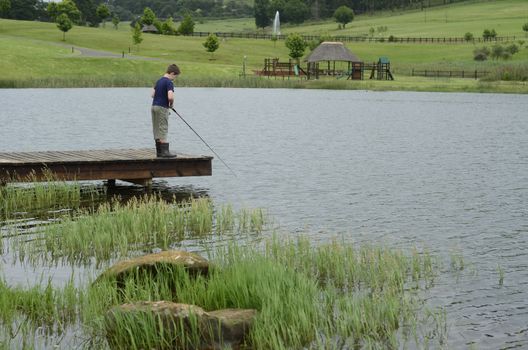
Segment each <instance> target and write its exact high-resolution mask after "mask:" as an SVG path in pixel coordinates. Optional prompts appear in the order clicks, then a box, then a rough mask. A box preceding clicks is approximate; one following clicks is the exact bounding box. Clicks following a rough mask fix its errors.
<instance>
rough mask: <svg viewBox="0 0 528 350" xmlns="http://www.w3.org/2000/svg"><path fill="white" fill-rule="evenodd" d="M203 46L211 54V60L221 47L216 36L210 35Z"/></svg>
mask: <svg viewBox="0 0 528 350" xmlns="http://www.w3.org/2000/svg"><path fill="white" fill-rule="evenodd" d="M202 45H203V46H204V47H205V50H206V51H207V52H210V53H211V59H213V56H214V52H215V51H216V50H217V49H218V48H219V47H220V42H219V41H218V37H217V36H216V34H209V36H208V37H207V39H205V42H204V43H203V44H202Z"/></svg>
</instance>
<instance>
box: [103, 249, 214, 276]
mask: <svg viewBox="0 0 528 350" xmlns="http://www.w3.org/2000/svg"><path fill="white" fill-rule="evenodd" d="M162 267H163V268H167V267H168V268H170V267H183V268H184V269H185V270H186V271H187V272H188V273H189V274H190V275H192V276H196V275H207V274H208V273H209V262H208V261H207V260H206V259H205V258H202V257H201V256H200V255H198V254H195V253H189V252H184V251H179V250H167V251H162V252H159V253H155V254H149V255H144V256H140V257H137V258H133V259H130V260H122V261H119V262H118V263H116V264H115V265H114V266H112V267H110V268H109V269H108V270H106V271H105V272H103V273H102V274H101V275H100V276H99V277H98V278H97V280H96V282H97V281H100V280H102V279H107V278H113V279H115V280H116V281H117V282H118V285H120V284H121V283H122V281H123V280H124V279H125V277H126V276H128V275H130V274H132V273H137V272H147V273H149V274H150V275H151V276H152V277H155V275H156V273H157V272H158V271H159V270H160V268H162Z"/></svg>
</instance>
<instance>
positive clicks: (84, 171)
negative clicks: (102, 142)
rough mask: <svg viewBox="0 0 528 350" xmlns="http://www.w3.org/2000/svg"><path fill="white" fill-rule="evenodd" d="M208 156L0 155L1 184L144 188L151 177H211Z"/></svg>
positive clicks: (130, 152)
mask: <svg viewBox="0 0 528 350" xmlns="http://www.w3.org/2000/svg"><path fill="white" fill-rule="evenodd" d="M212 159H213V157H210V156H195V155H188V154H180V153H178V154H177V157H176V158H157V157H156V151H155V150H154V149H148V148H147V149H107V150H89V151H55V152H11V153H1V152H0V183H6V182H10V181H15V182H25V181H43V180H46V178H47V177H48V178H49V174H52V175H53V177H54V178H55V179H58V180H65V181H76V180H108V183H109V184H110V185H112V184H114V183H115V180H116V179H118V180H123V181H127V182H132V183H135V184H141V185H144V186H147V185H150V183H151V182H152V179H153V178H157V177H180V176H210V175H212V166H211V161H212Z"/></svg>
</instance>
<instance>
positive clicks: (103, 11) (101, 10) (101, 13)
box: [95, 4, 110, 27]
mask: <svg viewBox="0 0 528 350" xmlns="http://www.w3.org/2000/svg"><path fill="white" fill-rule="evenodd" d="M95 14H96V15H97V17H99V19H100V20H101V22H103V27H105V25H106V19H107V18H108V17H110V10H109V9H108V6H106V4H100V5H99V6H97V9H96V10H95Z"/></svg>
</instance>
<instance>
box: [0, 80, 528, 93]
mask: <svg viewBox="0 0 528 350" xmlns="http://www.w3.org/2000/svg"><path fill="white" fill-rule="evenodd" d="M156 77H157V76H155V75H152V76H144V77H137V76H119V77H108V78H78V79H69V78H67V77H62V78H61V77H57V78H40V79H31V80H27V79H23V80H15V79H9V80H8V79H0V89H2V88H4V89H33V88H123V87H138V88H139V87H151V86H152V81H154V80H155V79H156ZM177 86H178V87H210V88H260V89H273V88H278V89H325V90H369V91H416V92H456V93H460V92H468V93H511V94H528V82H511V81H500V82H485V81H479V80H471V79H448V78H410V77H401V78H397V81H377V80H363V81H354V82H350V81H339V80H336V79H321V80H311V81H306V80H300V79H298V78H292V79H290V80H288V79H285V80H282V79H274V78H270V79H268V78H257V77H246V78H242V77H240V78H209V79H200V78H194V79H193V78H191V79H181V80H179V81H178V82H177Z"/></svg>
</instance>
